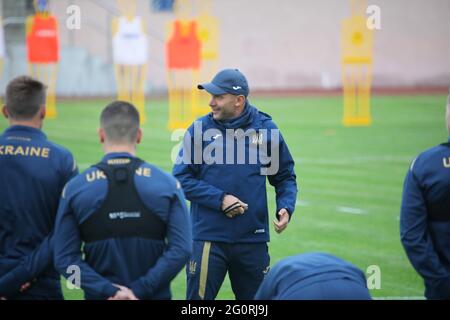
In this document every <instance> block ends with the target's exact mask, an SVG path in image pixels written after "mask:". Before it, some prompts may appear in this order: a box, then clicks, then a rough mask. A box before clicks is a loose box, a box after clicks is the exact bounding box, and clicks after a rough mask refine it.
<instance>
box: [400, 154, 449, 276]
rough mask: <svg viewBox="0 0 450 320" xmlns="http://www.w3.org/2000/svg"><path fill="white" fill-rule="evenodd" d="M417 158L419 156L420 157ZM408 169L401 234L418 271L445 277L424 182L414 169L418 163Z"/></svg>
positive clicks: (402, 206) (423, 273) (402, 209)
mask: <svg viewBox="0 0 450 320" xmlns="http://www.w3.org/2000/svg"><path fill="white" fill-rule="evenodd" d="M416 162H417V160H416ZM411 167H412V168H411V169H410V170H409V171H408V173H407V175H406V178H405V182H404V186H403V197H402V205H401V212H400V237H401V242H402V244H403V247H404V248H405V251H406V254H407V255H408V258H409V260H410V261H411V264H412V265H413V267H414V268H415V269H416V271H417V272H418V273H419V274H420V275H421V276H422V277H424V278H427V279H430V280H431V279H439V278H445V277H448V276H449V275H448V274H447V272H446V270H445V268H444V267H443V266H442V263H441V261H440V259H439V256H438V255H437V253H436V251H435V250H434V246H433V242H432V239H431V237H430V234H429V232H428V228H427V223H428V221H427V219H428V217H427V207H426V203H425V198H424V195H423V193H422V189H421V184H420V181H419V179H418V177H417V176H416V175H415V173H414V163H413V165H412V166H411Z"/></svg>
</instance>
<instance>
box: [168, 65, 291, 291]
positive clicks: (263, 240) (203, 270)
mask: <svg viewBox="0 0 450 320" xmlns="http://www.w3.org/2000/svg"><path fill="white" fill-rule="evenodd" d="M199 89H205V90H206V91H207V92H208V93H210V94H211V102H210V107H211V109H212V112H211V113H209V114H208V115H206V116H204V117H202V118H200V119H198V120H197V121H195V122H194V124H193V125H192V126H191V127H190V128H189V129H188V131H187V133H186V135H185V137H184V140H183V147H182V150H181V151H180V154H179V157H178V159H177V163H176V164H175V166H174V169H173V173H174V175H175V176H176V177H177V179H178V180H179V181H180V182H181V185H182V187H183V190H184V192H185V194H186V197H187V199H188V200H190V202H191V208H190V209H191V219H192V224H193V225H192V227H193V239H194V248H193V255H192V258H191V260H190V261H189V262H188V264H187V266H186V273H187V299H214V298H215V297H216V295H217V293H218V291H219V289H220V287H221V285H222V282H223V280H224V278H225V275H226V273H227V271H228V273H229V277H230V281H231V285H232V289H233V292H234V294H235V296H236V298H237V299H252V298H253V296H254V294H255V292H256V290H257V289H258V286H259V284H260V283H261V281H262V279H263V277H264V274H265V272H267V270H268V267H269V264H270V261H269V254H268V248H267V242H268V241H269V225H268V209H267V197H266V176H267V178H268V179H269V182H270V184H271V185H273V186H274V187H275V191H276V204H277V209H276V217H277V219H275V220H274V226H275V230H276V231H277V232H282V231H283V230H284V229H285V228H286V226H287V224H288V222H289V219H290V217H291V215H292V214H293V213H294V208H295V202H296V196H297V185H296V176H295V173H294V161H293V159H292V157H291V155H290V153H289V150H288V147H287V145H286V143H285V142H284V140H283V137H282V136H281V134H280V133H279V131H278V129H277V127H276V125H275V124H274V123H273V121H272V119H271V118H270V116H268V115H267V114H265V113H262V112H260V111H258V110H257V109H256V108H255V107H253V106H252V105H251V104H250V103H249V102H248V100H247V96H248V92H249V90H248V84H247V81H246V79H245V77H244V75H243V74H242V73H241V72H239V71H238V70H236V69H225V70H222V71H221V72H219V73H218V74H217V75H216V76H215V77H214V79H213V80H212V82H211V83H208V84H204V85H199Z"/></svg>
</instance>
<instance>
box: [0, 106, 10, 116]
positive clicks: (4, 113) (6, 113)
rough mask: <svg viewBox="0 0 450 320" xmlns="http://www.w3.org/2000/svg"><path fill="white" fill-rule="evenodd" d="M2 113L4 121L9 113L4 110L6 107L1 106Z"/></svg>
mask: <svg viewBox="0 0 450 320" xmlns="http://www.w3.org/2000/svg"><path fill="white" fill-rule="evenodd" d="M2 113H3V116H4V117H5V118H6V119H8V118H9V112H8V109H6V106H3V108H2Z"/></svg>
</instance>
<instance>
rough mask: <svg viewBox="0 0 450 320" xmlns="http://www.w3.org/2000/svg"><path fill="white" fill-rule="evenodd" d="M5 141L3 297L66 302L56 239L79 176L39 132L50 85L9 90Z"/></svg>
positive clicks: (0, 143) (0, 140) (0, 161)
mask: <svg viewBox="0 0 450 320" xmlns="http://www.w3.org/2000/svg"><path fill="white" fill-rule="evenodd" d="M3 113H4V115H5V116H6V117H7V118H8V119H9V122H10V127H9V128H8V129H6V130H5V131H4V132H3V134H2V135H1V136H0V186H1V187H0V189H1V191H0V297H3V298H6V299H62V292H61V285H60V277H59V274H58V273H57V272H56V270H55V269H54V267H53V253H52V245H51V234H52V231H53V227H54V223H55V218H56V211H57V208H58V202H59V198H60V194H61V191H62V189H63V187H64V185H65V184H66V182H67V181H68V180H69V179H70V178H71V177H73V176H74V175H76V174H77V173H78V170H77V167H76V165H75V161H74V159H73V156H72V154H71V153H70V152H69V151H68V150H66V149H65V148H63V147H61V146H58V145H56V144H54V143H52V142H50V141H49V140H47V137H46V135H45V134H44V133H43V132H42V131H41V130H40V129H41V128H42V124H43V119H44V117H45V86H44V85H43V84H42V83H40V82H39V81H36V80H34V79H32V78H29V77H24V76H23V77H18V78H16V79H14V80H12V81H11V82H10V83H9V84H8V87H7V89H6V106H5V107H4V108H3Z"/></svg>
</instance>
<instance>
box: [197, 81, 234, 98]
mask: <svg viewBox="0 0 450 320" xmlns="http://www.w3.org/2000/svg"><path fill="white" fill-rule="evenodd" d="M197 88H198V89H200V90H206V91H207V92H208V93H210V94H215V95H220V94H226V93H227V92H226V91H225V90H223V89H222V88H220V87H218V86H216V85H215V84H213V83H204V84H199V85H198V86H197Z"/></svg>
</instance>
